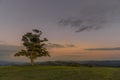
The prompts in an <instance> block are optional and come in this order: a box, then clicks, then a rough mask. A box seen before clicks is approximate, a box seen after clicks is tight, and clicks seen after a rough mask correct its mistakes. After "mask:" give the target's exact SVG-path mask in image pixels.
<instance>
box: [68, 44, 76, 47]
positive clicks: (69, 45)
mask: <svg viewBox="0 0 120 80" xmlns="http://www.w3.org/2000/svg"><path fill="white" fill-rule="evenodd" d="M66 47H76V46H75V45H73V44H67V45H66Z"/></svg>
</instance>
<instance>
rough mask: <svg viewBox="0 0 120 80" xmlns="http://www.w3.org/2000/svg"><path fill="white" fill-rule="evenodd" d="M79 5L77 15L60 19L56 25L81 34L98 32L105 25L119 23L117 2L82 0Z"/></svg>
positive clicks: (116, 0) (119, 6)
mask: <svg viewBox="0 0 120 80" xmlns="http://www.w3.org/2000/svg"><path fill="white" fill-rule="evenodd" d="M81 3H82V4H81V5H80V8H79V11H80V13H79V15H77V16H76V15H74V16H68V17H67V18H65V17H64V18H61V19H60V20H59V21H58V24H59V25H60V26H63V27H69V28H71V27H74V28H75V29H76V31H75V32H83V31H91V30H99V29H102V28H103V27H106V26H104V25H105V24H108V23H113V22H119V21H120V15H119V13H120V5H119V0H114V1H113V0H109V1H108V0H90V1H86V0H84V1H82V2H81ZM107 28H108V27H107Z"/></svg>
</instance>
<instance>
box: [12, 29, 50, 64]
mask: <svg viewBox="0 0 120 80" xmlns="http://www.w3.org/2000/svg"><path fill="white" fill-rule="evenodd" d="M41 35H42V31H39V30H37V29H33V33H32V32H28V33H26V34H25V35H23V36H22V41H23V45H24V46H25V48H26V49H25V50H21V51H20V52H17V53H16V54H15V55H14V56H26V57H28V58H29V59H30V60H31V64H32V65H33V64H34V59H37V58H38V57H42V56H50V55H49V52H48V51H47V49H46V48H45V42H46V41H48V40H47V38H43V39H41Z"/></svg>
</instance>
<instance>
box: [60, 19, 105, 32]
mask: <svg viewBox="0 0 120 80" xmlns="http://www.w3.org/2000/svg"><path fill="white" fill-rule="evenodd" d="M104 22H105V21H104V20H101V21H98V22H97V21H95V20H90V21H89V20H85V21H84V20H82V19H79V18H68V19H61V20H60V21H59V22H58V23H59V24H60V25H62V26H68V27H75V28H77V30H76V32H83V31H90V30H98V29H100V28H102V26H101V25H102V24H103V23H104Z"/></svg>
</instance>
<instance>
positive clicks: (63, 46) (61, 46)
mask: <svg viewBox="0 0 120 80" xmlns="http://www.w3.org/2000/svg"><path fill="white" fill-rule="evenodd" d="M46 46H47V47H48V48H68V47H75V45H73V44H67V45H62V44H56V43H48V44H47V45H46Z"/></svg>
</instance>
